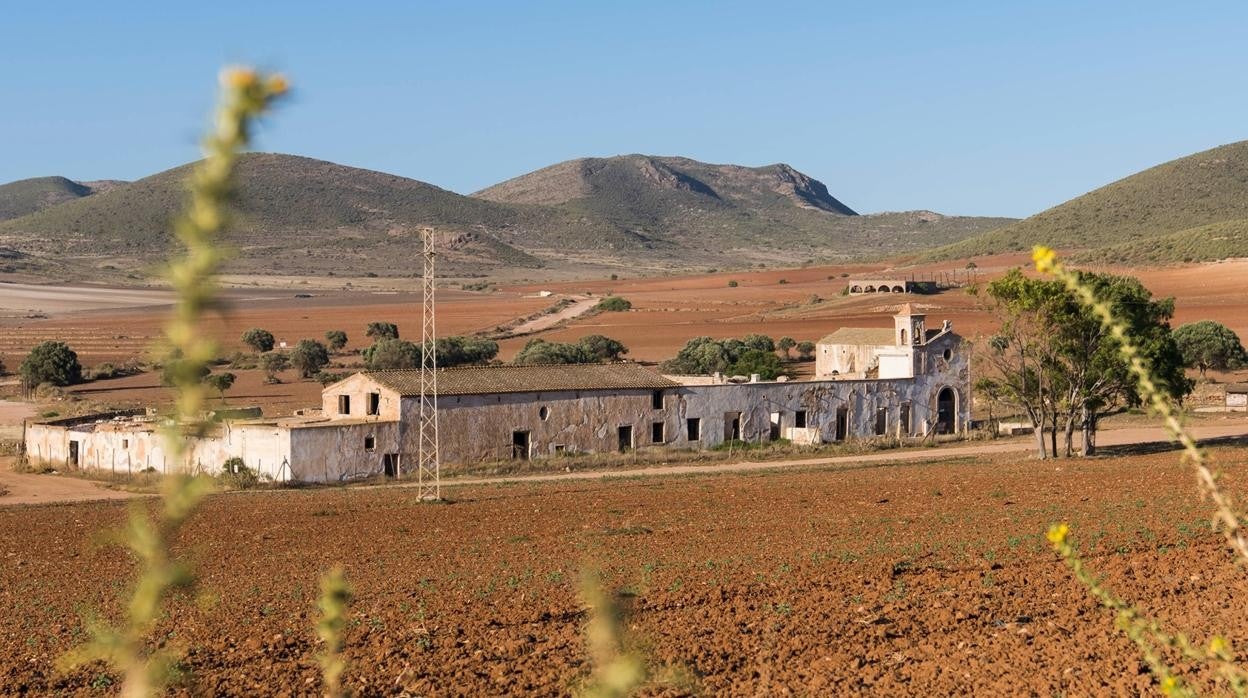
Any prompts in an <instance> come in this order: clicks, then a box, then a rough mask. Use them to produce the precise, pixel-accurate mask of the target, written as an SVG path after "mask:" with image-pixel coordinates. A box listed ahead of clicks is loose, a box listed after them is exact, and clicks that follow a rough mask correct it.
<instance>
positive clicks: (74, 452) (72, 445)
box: [69, 441, 78, 468]
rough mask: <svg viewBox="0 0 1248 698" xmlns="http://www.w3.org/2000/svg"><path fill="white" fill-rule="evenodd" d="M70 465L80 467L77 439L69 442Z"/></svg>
mask: <svg viewBox="0 0 1248 698" xmlns="http://www.w3.org/2000/svg"><path fill="white" fill-rule="evenodd" d="M69 467H71V468H77V467H78V442H77V441H70V442H69Z"/></svg>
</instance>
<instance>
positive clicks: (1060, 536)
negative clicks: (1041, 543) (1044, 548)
mask: <svg viewBox="0 0 1248 698" xmlns="http://www.w3.org/2000/svg"><path fill="white" fill-rule="evenodd" d="M1069 533H1070V526H1069V525H1067V524H1066V523H1060V524H1053V525H1052V526H1049V532H1048V533H1046V534H1045V537H1046V538H1048V539H1049V542H1050V543H1052V544H1053V545H1055V546H1056V545H1061V544H1062V543H1065V542H1066V536H1067V535H1068V534H1069Z"/></svg>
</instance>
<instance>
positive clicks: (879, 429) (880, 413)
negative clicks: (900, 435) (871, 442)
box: [875, 407, 888, 436]
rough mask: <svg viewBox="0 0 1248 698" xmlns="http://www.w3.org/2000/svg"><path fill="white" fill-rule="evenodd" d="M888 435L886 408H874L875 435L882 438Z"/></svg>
mask: <svg viewBox="0 0 1248 698" xmlns="http://www.w3.org/2000/svg"><path fill="white" fill-rule="evenodd" d="M886 433H888V408H887V407H877V408H875V435H876V436H883V435H885V434H886Z"/></svg>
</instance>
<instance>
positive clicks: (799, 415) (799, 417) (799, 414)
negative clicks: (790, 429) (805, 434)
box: [793, 410, 806, 429]
mask: <svg viewBox="0 0 1248 698" xmlns="http://www.w3.org/2000/svg"><path fill="white" fill-rule="evenodd" d="M793 426H795V427H797V428H798V429H805V428H806V410H798V411H796V412H794V413H793Z"/></svg>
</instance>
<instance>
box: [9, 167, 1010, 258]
mask: <svg viewBox="0 0 1248 698" xmlns="http://www.w3.org/2000/svg"><path fill="white" fill-rule="evenodd" d="M189 168H190V165H183V166H181V167H178V168H174V169H172V170H167V171H165V172H161V173H158V174H155V175H152V176H150V177H145V178H143V179H140V180H138V181H135V182H131V183H120V184H118V183H111V182H110V183H106V184H109V185H111V186H107V187H105V186H101V187H99V191H98V192H97V193H93V194H90V195H89V196H88V195H83V196H80V197H78V198H73V199H70V200H65V201H63V202H62V203H59V204H55V205H50V206H48V207H46V208H43V209H42V210H37V211H35V212H33V213H30V214H29V215H25V216H21V217H17V218H13V219H12V220H7V221H3V222H0V246H5V247H8V248H12V249H13V250H15V251H17V252H18V253H20V254H23V255H27V256H28V257H27V259H28V260H30V263H31V264H35V265H39V264H42V265H43V266H44V267H45V268H47V269H48V270H49V271H52V272H55V270H56V269H58V268H62V267H65V266H66V265H72V266H73V267H74V268H75V269H76V272H75V273H76V278H78V279H84V275H85V277H86V278H87V279H89V278H91V277H99V278H101V279H105V278H109V279H113V280H117V279H124V278H127V277H128V278H130V279H142V278H145V277H147V276H148V275H150V273H151V272H152V271H153V269H154V262H156V261H158V260H160V259H162V258H163V257H165V256H166V255H167V253H168V252H169V250H170V249H171V242H172V235H171V233H170V229H169V219H170V218H171V216H172V215H173V214H174V213H175V211H177V210H178V208H179V206H180V205H181V203H182V199H183V182H184V180H185V178H186V175H187V173H188V171H189ZM65 181H66V182H68V180H65ZM238 181H239V185H240V186H239V199H238V209H239V211H238V215H237V217H236V219H235V220H234V221H233V225H232V229H231V233H230V236H229V239H230V241H231V244H232V245H233V246H234V247H235V249H236V253H237V254H236V255H235V256H234V257H233V259H232V260H231V262H230V269H231V271H234V272H236V273H242V274H275V273H280V274H287V275H326V274H336V275H345V276H360V275H369V274H376V275H379V276H409V275H412V274H413V273H415V272H416V270H417V268H418V263H417V259H416V254H417V252H418V249H419V230H420V229H421V228H423V227H431V228H433V229H435V230H436V231H437V232H438V234H439V243H440V248H441V255H442V257H441V262H440V263H441V268H442V269H443V270H444V271H446V272H447V273H449V274H457V275H474V276H497V275H501V274H511V275H513V276H514V275H516V274H517V273H523V274H525V275H528V276H534V277H537V276H543V275H550V274H556V275H560V276H565V277H566V276H568V275H575V274H577V273H587V274H592V273H601V272H602V271H604V270H620V271H628V272H632V273H635V272H637V271H653V272H662V271H679V270H689V269H705V268H707V267H712V266H714V267H719V268H734V267H738V268H739V267H747V266H754V265H757V264H759V263H765V264H768V265H771V264H800V263H805V262H809V261H816V260H825V261H826V260H844V259H852V258H861V257H880V256H887V255H893V254H898V253H905V252H915V251H919V250H924V249H930V248H931V247H934V246H937V245H941V244H946V243H949V242H951V241H955V240H960V239H963V238H965V237H967V236H968V235H972V234H975V233H979V232H983V231H985V230H989V229H991V228H993V227H997V226H999V225H1001V224H1003V223H1005V222H1008V219H993V218H973V217H946V216H941V215H939V214H935V213H931V212H927V211H917V212H909V213H886V214H877V215H870V216H859V215H857V214H856V213H855V212H854V211H853V210H852V209H850V208H849V207H848V206H846V205H844V204H843V203H841V202H840V201H838V200H837V199H836V198H834V197H833V196H832V195H831V194H830V193H829V192H828V190H827V187H825V186H824V185H823V184H822V183H821V182H819V181H818V180H815V179H813V178H811V177H809V176H807V175H804V174H802V173H801V172H798V171H797V170H794V169H793V168H791V167H789V166H787V165H770V166H767V167H756V168H751V167H740V166H736V165H708V164H705V163H700V162H697V161H694V160H689V159H686V158H657V157H649V156H643V155H630V156H623V157H617V158H603V159H586V160H576V161H572V162H568V163H562V164H559V165H555V166H553V167H549V168H545V169H543V170H539V171H537V172H534V173H531V174H529V175H524V176H522V177H518V178H515V179H512V180H509V181H507V182H504V183H502V184H499V185H496V186H494V187H490V188H488V189H486V190H484V191H482V192H479V193H478V194H476V195H474V196H462V195H460V194H456V193H455V192H451V191H447V190H445V189H441V188H438V187H436V186H433V185H431V184H426V183H424V182H419V181H416V180H412V179H407V178H404V177H398V176H395V175H390V174H385V173H381V172H373V171H370V170H362V169H357V168H352V167H345V166H342V165H336V164H334V163H329V162H324V161H321V160H313V159H311V158H304V157H298V156H293V155H280V154H268V153H256V154H251V155H247V156H245V157H244V158H243V159H242V161H241V162H240V165H239V169H238ZM15 184H16V183H15ZM70 184H74V183H72V182H70ZM102 184H103V183H102ZM10 186H13V185H10ZM77 186H82V185H77ZM92 191H94V190H92ZM524 270H528V271H524ZM543 270H544V271H543Z"/></svg>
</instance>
